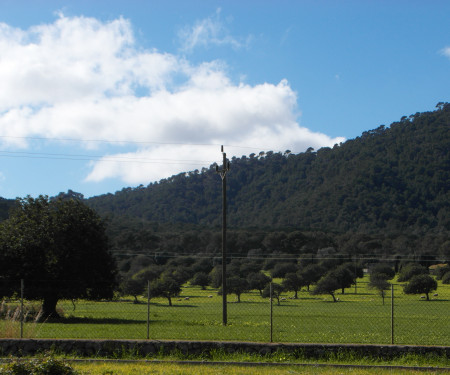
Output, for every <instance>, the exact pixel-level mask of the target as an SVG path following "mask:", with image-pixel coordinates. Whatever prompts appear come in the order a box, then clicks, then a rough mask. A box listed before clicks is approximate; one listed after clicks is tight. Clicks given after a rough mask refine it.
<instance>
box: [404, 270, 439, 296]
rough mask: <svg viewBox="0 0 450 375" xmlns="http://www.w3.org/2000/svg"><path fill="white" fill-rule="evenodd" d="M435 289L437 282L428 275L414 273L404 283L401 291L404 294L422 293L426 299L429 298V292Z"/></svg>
mask: <svg viewBox="0 0 450 375" xmlns="http://www.w3.org/2000/svg"><path fill="white" fill-rule="evenodd" d="M436 289H437V282H436V280H435V279H433V278H432V277H431V276H430V275H424V274H421V275H415V276H413V277H412V278H411V280H409V283H408V284H406V285H405V287H404V288H403V291H404V292H405V293H406V294H422V293H424V294H425V295H426V296H427V301H429V300H430V297H429V293H430V292H432V291H433V290H436Z"/></svg>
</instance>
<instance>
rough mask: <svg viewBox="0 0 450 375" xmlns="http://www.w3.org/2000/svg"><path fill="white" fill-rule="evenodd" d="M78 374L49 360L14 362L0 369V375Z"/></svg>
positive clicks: (45, 358) (60, 363)
mask: <svg viewBox="0 0 450 375" xmlns="http://www.w3.org/2000/svg"><path fill="white" fill-rule="evenodd" d="M75 374H78V372H77V371H75V370H74V369H73V368H72V367H70V366H69V365H68V364H66V363H64V362H62V361H60V360H57V359H54V358H51V357H44V358H42V359H31V360H28V361H14V362H11V363H8V364H7V365H5V366H2V367H0V375H75Z"/></svg>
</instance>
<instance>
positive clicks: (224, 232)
mask: <svg viewBox="0 0 450 375" xmlns="http://www.w3.org/2000/svg"><path fill="white" fill-rule="evenodd" d="M221 152H222V155H223V166H222V170H219V166H218V165H216V172H217V173H218V174H219V175H220V177H221V178H222V324H223V325H224V326H226V325H227V172H228V171H229V170H230V162H227V154H226V153H225V152H223V146H221Z"/></svg>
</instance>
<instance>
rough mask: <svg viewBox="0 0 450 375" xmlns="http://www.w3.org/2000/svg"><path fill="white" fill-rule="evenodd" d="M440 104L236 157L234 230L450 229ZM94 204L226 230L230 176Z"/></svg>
mask: <svg viewBox="0 0 450 375" xmlns="http://www.w3.org/2000/svg"><path fill="white" fill-rule="evenodd" d="M437 107H438V109H437V110H436V111H433V112H426V113H416V114H415V115H412V116H409V117H406V116H405V117H403V118H402V119H401V120H400V121H399V122H395V123H393V124H391V125H390V126H389V127H386V126H380V127H378V128H377V129H375V130H371V131H367V132H364V133H363V134H362V135H361V136H360V137H357V138H356V139H352V140H348V141H346V142H344V143H341V144H340V145H335V146H334V147H333V148H328V147H324V148H321V149H319V150H317V151H314V150H313V149H311V148H310V149H308V150H307V151H306V152H304V153H300V154H292V153H290V152H289V151H286V152H285V153H283V154H282V153H275V152H261V153H259V155H255V154H251V155H250V156H249V157H245V156H243V157H241V158H235V157H233V158H232V159H231V161H230V171H229V173H228V174H227V199H228V224H229V226H230V227H231V228H259V229H270V230H273V229H280V228H281V229H283V228H284V229H289V228H291V229H293V228H295V229H299V230H321V231H328V232H339V233H345V232H359V233H377V232H379V231H384V232H385V233H405V232H406V233H414V234H416V235H417V234H421V233H430V232H432V233H442V232H445V233H448V231H449V229H450V209H449V208H450V207H449V205H450V195H449V181H450V153H449V150H450V104H448V103H439V104H438V106H437ZM87 203H88V204H89V205H90V206H91V207H93V208H95V209H96V210H97V211H98V212H99V213H100V214H101V215H104V216H109V217H110V218H115V219H116V220H117V219H119V218H125V217H126V218H128V219H130V220H131V219H132V220H138V222H140V223H142V222H153V223H160V224H161V223H163V224H177V225H187V224H189V225H190V224H195V225H199V226H202V227H203V226H206V227H216V228H217V227H219V226H220V225H221V209H222V208H221V207H222V192H221V179H220V177H219V176H218V175H217V173H216V172H215V165H211V166H210V167H209V168H203V169H202V170H201V171H193V172H189V173H181V174H178V175H176V176H172V177H170V178H168V179H163V180H161V181H159V182H157V183H152V184H150V185H148V186H147V187H144V186H140V187H137V188H125V189H123V190H121V191H118V192H116V193H115V194H106V195H101V196H97V197H93V198H90V199H88V200H87ZM119 220H120V221H122V219H119Z"/></svg>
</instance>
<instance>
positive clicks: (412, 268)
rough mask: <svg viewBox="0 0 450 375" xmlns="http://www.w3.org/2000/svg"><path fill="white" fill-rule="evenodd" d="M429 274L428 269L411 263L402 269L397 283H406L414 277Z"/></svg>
mask: <svg viewBox="0 0 450 375" xmlns="http://www.w3.org/2000/svg"><path fill="white" fill-rule="evenodd" d="M422 274H428V269H427V268H425V267H424V266H421V265H420V264H416V263H409V264H407V265H405V266H403V267H402V269H401V271H400V272H399V274H398V278H397V281H399V282H404V281H409V280H411V278H412V277H413V276H416V275H422Z"/></svg>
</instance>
